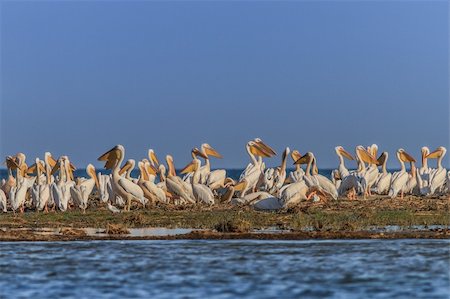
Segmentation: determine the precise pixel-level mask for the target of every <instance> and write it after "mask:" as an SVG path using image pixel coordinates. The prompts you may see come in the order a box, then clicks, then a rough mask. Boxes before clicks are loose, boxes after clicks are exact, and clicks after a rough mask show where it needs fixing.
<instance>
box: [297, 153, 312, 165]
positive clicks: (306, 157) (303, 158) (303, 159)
mask: <svg viewBox="0 0 450 299" xmlns="http://www.w3.org/2000/svg"><path fill="white" fill-rule="evenodd" d="M308 162H309V155H307V154H304V155H303V156H301V157H300V158H298V159H297V161H295V163H294V165H298V164H300V165H301V164H306V163H308Z"/></svg>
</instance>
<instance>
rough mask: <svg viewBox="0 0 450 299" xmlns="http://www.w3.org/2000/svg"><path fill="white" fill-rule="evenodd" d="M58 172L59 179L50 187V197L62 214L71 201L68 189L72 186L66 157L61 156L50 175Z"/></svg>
mask: <svg viewBox="0 0 450 299" xmlns="http://www.w3.org/2000/svg"><path fill="white" fill-rule="evenodd" d="M58 170H59V177H58V178H57V180H55V182H54V183H52V184H51V186H50V191H51V193H50V196H51V197H52V199H53V202H54V203H55V206H56V207H58V208H59V209H60V210H61V211H62V212H65V211H66V210H67V207H68V205H69V200H70V199H71V194H70V187H72V186H73V185H74V182H73V181H72V180H71V170H70V164H69V160H68V159H67V157H66V156H62V157H60V158H59V159H58V161H57V164H56V165H55V167H53V169H52V171H51V173H50V175H53V174H54V173H55V172H56V171H58Z"/></svg>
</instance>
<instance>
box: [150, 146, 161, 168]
mask: <svg viewBox="0 0 450 299" xmlns="http://www.w3.org/2000/svg"><path fill="white" fill-rule="evenodd" d="M148 158H149V159H150V161H151V162H150V163H151V164H152V165H153V166H154V165H156V167H158V166H159V161H158V158H157V157H156V154H155V151H154V150H153V149H149V150H148Z"/></svg>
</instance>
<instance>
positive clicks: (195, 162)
mask: <svg viewBox="0 0 450 299" xmlns="http://www.w3.org/2000/svg"><path fill="white" fill-rule="evenodd" d="M199 167H200V160H199V159H194V160H192V162H191V163H189V164H188V165H186V167H184V168H183V169H182V170H181V171H180V173H181V174H186V173H190V172H194V171H196V170H197V169H198V168H199Z"/></svg>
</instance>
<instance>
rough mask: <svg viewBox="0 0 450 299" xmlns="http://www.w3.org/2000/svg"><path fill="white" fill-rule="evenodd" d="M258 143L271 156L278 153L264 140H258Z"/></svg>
mask: <svg viewBox="0 0 450 299" xmlns="http://www.w3.org/2000/svg"><path fill="white" fill-rule="evenodd" d="M256 143H257V144H258V145H259V146H261V147H262V148H263V149H264V151H265V152H267V153H269V157H272V156H276V155H277V153H276V152H275V151H274V150H273V148H271V147H270V146H268V145H267V144H265V143H264V142H263V141H262V140H259V141H256Z"/></svg>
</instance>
